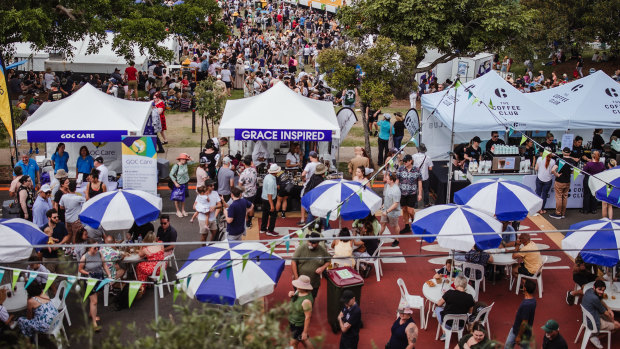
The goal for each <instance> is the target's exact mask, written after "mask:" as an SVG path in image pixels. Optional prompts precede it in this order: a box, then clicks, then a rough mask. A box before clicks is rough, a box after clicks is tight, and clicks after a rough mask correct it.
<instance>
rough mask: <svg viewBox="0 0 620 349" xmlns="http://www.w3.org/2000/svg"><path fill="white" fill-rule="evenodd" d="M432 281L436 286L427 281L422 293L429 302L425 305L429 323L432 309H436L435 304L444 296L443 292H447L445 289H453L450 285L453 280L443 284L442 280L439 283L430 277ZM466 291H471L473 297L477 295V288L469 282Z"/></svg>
mask: <svg viewBox="0 0 620 349" xmlns="http://www.w3.org/2000/svg"><path fill="white" fill-rule="evenodd" d="M430 281H432V282H433V283H434V284H435V286H433V287H430V286H429V285H427V284H426V282H424V284H423V285H422V294H423V295H424V298H426V301H428V302H429V305H428V307H426V304H425V305H424V306H425V307H426V309H428V310H427V311H426V324H428V321H429V319H430V318H429V315H430V313H431V311H435V306H436V305H437V302H439V300H440V299H441V297H443V294H444V293H445V291H448V290H450V289H451V287H450V285H451V284H452V282H450V283H446V284H443V285H442V284H441V282H440V283H439V284H437V282H436V281H435V279H430ZM442 286H443V290H442ZM465 292H467V293H469V294H470V295H471V296H472V297H475V295H476V290H474V288H473V287H472V286H471V285H470V284H467V288H466V289H465ZM426 301H425V302H426Z"/></svg>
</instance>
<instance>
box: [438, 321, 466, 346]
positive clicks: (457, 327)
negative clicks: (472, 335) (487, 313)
mask: <svg viewBox="0 0 620 349" xmlns="http://www.w3.org/2000/svg"><path fill="white" fill-rule="evenodd" d="M467 318H468V316H467V314H450V315H446V316H444V317H443V319H442V320H441V324H437V335H435V340H438V339H439V333H440V332H441V331H440V328H441V329H443V332H444V333H445V335H446V340H445V345H444V348H445V349H448V348H449V347H450V338H451V337H452V333H453V332H456V334H457V337H458V339H461V337H463V331H464V330H465V325H466V324H467ZM448 321H452V326H451V328H448V326H447V325H446V323H447V322H448Z"/></svg>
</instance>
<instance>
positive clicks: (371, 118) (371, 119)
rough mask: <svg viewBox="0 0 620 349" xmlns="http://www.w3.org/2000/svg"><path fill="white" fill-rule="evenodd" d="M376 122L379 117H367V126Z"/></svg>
mask: <svg viewBox="0 0 620 349" xmlns="http://www.w3.org/2000/svg"><path fill="white" fill-rule="evenodd" d="M378 120H379V117H377V116H369V117H368V124H372V123H375V122H377V121H378Z"/></svg>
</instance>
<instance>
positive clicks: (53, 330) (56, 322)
mask: <svg viewBox="0 0 620 349" xmlns="http://www.w3.org/2000/svg"><path fill="white" fill-rule="evenodd" d="M66 312H67V309H66V308H65V309H63V310H62V311H60V312H58V315H56V316H55V317H54V319H53V320H52V323H51V324H50V327H49V329H48V330H47V331H46V332H41V333H42V334H47V335H53V336H54V339H55V340H56V345H57V347H58V349H62V347H63V346H62V344H63V340H62V337H61V336H60V332H62V334H63V335H64V337H65V343H67V346H69V338H67V332H66V331H65V326H64V325H63V323H62V319H63V318H64V317H65V314H66ZM34 345H35V347H36V348H38V347H39V333H35V335H34Z"/></svg>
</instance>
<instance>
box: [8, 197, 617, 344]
mask: <svg viewBox="0 0 620 349" xmlns="http://www.w3.org/2000/svg"><path fill="white" fill-rule="evenodd" d="M377 191H381V188H380V187H379V188H377ZM161 195H162V196H163V197H164V210H163V211H164V212H172V211H173V206H172V203H171V202H170V201H169V200H167V199H166V197H167V195H168V191H167V190H162V191H161ZM5 198H6V189H4V190H0V199H5ZM189 202H191V200H190V201H188V203H189ZM188 207H189V204H188ZM616 214H619V212H616ZM567 216H568V218H567V219H565V220H560V221H556V220H547V219H545V218H546V217H540V216H538V217H530V218H528V220H526V221H525V222H524V223H523V225H522V228H523V229H527V230H538V229H544V230H554V229H556V228H557V229H566V228H568V226H569V225H570V224H572V223H575V222H578V221H582V220H586V219H594V218H598V215H597V216H594V215H583V214H580V213H579V212H578V211H577V210H569V212H568V215H567ZM296 217H298V216H296V215H295V214H294V213H292V214H289V215H288V217H287V218H286V219H279V220H278V227H279V230H280V231H282V233H285V232H286V231H288V230H287V229H295V228H294V227H295V222H296V221H297V219H298V218H296ZM257 223H258V219H256V222H255V224H254V228H253V229H252V230H251V231H250V233H249V235H248V238H251V239H256V238H258V237H260V238H263V239H265V238H268V237H267V236H264V235H260V236H258V233H257V232H256V227H257ZM172 225H173V226H174V227H175V228H176V229H177V231H178V232H179V241H194V240H196V239H197V238H198V234H197V231H198V226H197V224H196V223H194V224H191V223H189V220H188V219H187V218H185V219H179V218H177V217H176V216H173V217H172ZM286 227H290V228H286ZM534 241H535V242H537V243H539V244H544V245H547V246H542V247H543V249H544V251H543V254H544V255H549V256H553V257H555V258H554V261H553V262H552V263H550V264H549V268H548V269H546V270H545V272H544V280H545V282H544V295H543V298H542V299H540V300H539V303H538V309H537V312H536V321H535V329H536V330H535V334H536V336H537V338H538V339H539V340H540V338H542V335H543V333H542V331H540V330H538V329H539V328H540V326H541V325H542V324H543V323H544V321H545V320H547V318H549V317H554V318H556V319H557V320H558V321H559V322H560V324H561V326H562V332H563V333H564V334H565V335H566V337H567V339H569V340H571V341H572V340H573V339H574V335H575V334H576V331H577V330H578V328H579V326H580V319H581V315H580V312H579V310H578V309H579V308H578V307H575V306H573V307H569V306H568V305H567V304H566V303H565V302H564V294H565V291H566V290H567V289H569V288H571V287H572V286H573V283H572V280H571V273H570V267H571V265H572V264H571V260H570V259H569V258H568V257H567V256H566V255H565V254H564V253H562V252H559V251H557V249H558V248H559V244H560V241H561V234H557V233H555V234H553V233H551V234H540V233H539V234H537V235H536V236H534ZM192 249H193V248H192V247H189V246H179V247H178V248H177V251H176V255H177V257H178V259H179V264H180V265H182V264H183V262H184V259H185V258H186V257H187V255H188V253H189V252H190V251H191V250H192ZM437 250H438V249H437V248H436V247H433V245H429V244H428V243H425V242H424V243H422V242H421V241H420V240H419V239H417V238H415V239H402V240H401V245H400V246H399V247H397V248H391V247H389V248H386V255H389V256H390V257H391V258H390V259H389V260H386V262H385V263H384V266H383V268H384V275H383V277H382V278H381V281H379V282H377V280H376V278H375V275H374V273H373V274H372V275H371V277H369V278H368V279H366V280H365V285H364V287H363V291H362V292H363V293H362V301H361V306H362V310H363V314H364V315H363V318H364V324H365V327H364V329H363V330H362V331H361V342H360V344H361V345H360V348H371V347H372V345H373V343H374V345H376V346H377V347H383V345H384V343H385V342H386V340H387V339H388V338H389V328H390V326H391V323H392V322H393V320H394V319H395V311H396V308H397V306H398V302H399V297H400V296H399V291H398V288H397V285H396V280H397V279H398V278H399V277H402V278H403V279H404V281H405V283H406V285H407V287H408V289H409V292H410V293H411V294H417V295H422V285H423V282H424V281H425V280H426V279H428V278H430V277H431V276H432V275H433V273H434V269H435V268H439V267H440V265H438V264H433V263H431V262H429V260H431V259H435V260H433V262H435V263H438V262H437V261H436V259H437V258H440V259H442V258H445V256H447V252H445V251H441V250H440V251H437ZM292 252H293V247H291V250H290V251H288V252H287V251H286V247H285V246H279V247H278V248H277V249H276V253H278V254H281V255H282V256H283V257H288V256H290V254H292ZM288 264H289V263H287V267H286V268H285V271H284V273H283V275H282V277H281V279H280V283H279V284H278V286H277V287H276V290H275V292H274V294H273V295H271V296H269V297H267V298H266V304H267V305H270V304H275V303H278V302H283V301H286V293H287V292H288V291H289V290H290V280H291V272H290V267H289V266H288ZM175 272H176V270H174V268H169V269H168V274H169V276H170V277H172V278H173V277H174V273H175ZM326 283H327V281H326V280H323V285H322V287H321V291H320V293H319V296H318V299H317V303H316V307H315V313H314V315H313V320H312V331H311V334H312V335H313V336H323V339H324V346H323V347H324V348H336V347H337V342H338V337H337V336H336V335H334V334H333V333H332V332H331V329H330V328H329V325H328V324H327V321H326V314H327V310H326V306H327V303H326V297H327V294H326V289H327V287H326ZM521 298H522V296H521V295H519V296H517V295H515V294H514V291H513V292H509V291H508V281H507V280H502V281H499V282H498V283H497V284H496V285H492V283H491V282H487V284H486V292H483V293H482V294H481V296H480V300H481V301H484V302H487V303H488V304H491V303H493V302H495V305H494V308H493V311H492V312H491V321H492V325H491V331H492V337H493V338H495V339H498V340H504V339H505V336H506V334H507V333H508V329H509V327H510V326H511V324H512V321H513V319H514V314H515V312H516V309H517V307H518V304H519V302H520V300H521ZM68 299H69V309H70V313H71V316H72V317H71V320H72V322H73V325H72V326H70V327H67V330H68V334H69V337H70V338H71V341H72V343H74V345H79V344H80V343H83V340H84V339H83V338H82V337H80V336H79V335H80V334H81V333H83V331H82V328H83V326H84V324H85V320H84V316H83V315H82V314H84V313H83V312H82V310H81V307H82V303H81V297H78V295H77V294H75V293H72V295H71V296H69V298H68ZM157 301H158V305H159V311H160V316H168V314H170V313H171V312H172V305H173V303H172V296H171V295H170V294H169V293H168V291H167V290H166V291H165V297H164V298H162V299H158V300H157ZM183 302H184V300H183V299H182V298H181V297H179V299H178V300H177V303H183ZM187 302H188V303H189V304H190V305H192V304H196V303H195V301H191V300H187ZM153 308H154V302H153V293H152V290H148V291H147V293H146V294H145V296H144V297H143V298H142V299H140V300H137V301H135V302H134V305H133V306H132V308H131V309H130V310H122V311H118V312H117V311H113V310H112V307H107V308H106V307H104V306H103V305H102V302H101V301H100V305H99V312H100V316H101V323H102V324H103V326H104V331H103V332H101V333H100V334H96V335H95V338H94V339H95V340H96V341H97V340H101V339H102V338H104V337H105V336H106V333H107V332H108V331H109V330H110V328H111V327H112V326H118V327H119V328H121V329H123V330H122V332H121V333H122V334H121V340H123V341H127V340H131V339H132V334H131V333H130V332H129V331H127V330H125V328H126V327H127V324H129V323H132V322H135V323H136V324H137V325H138V327H139V328H140V329H141V332H140V333H143V334H145V335H149V334H152V333H151V332H150V331H149V330H148V329H146V323H148V322H149V321H151V320H152V319H153V318H154V312H153ZM414 319H415V320H416V321H418V322H419V315H418V313H417V312H416V313H415V314H414ZM436 326H437V321H436V319H434V318H433V319H430V321H429V326H428V329H427V330H423V331H420V339H419V343H420V344H423V345H422V346H420V345H418V347H421V348H434V347H440V346H441V343H440V342H438V341H435V340H434V335H435V331H436ZM617 336H618V335H614V338H613V339H614V341H615V343H616V347H620V346H619V345H618V344H617V343H620V341H618V340H619V339H620V338H618V337H617ZM453 345H454V343H453Z"/></svg>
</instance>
